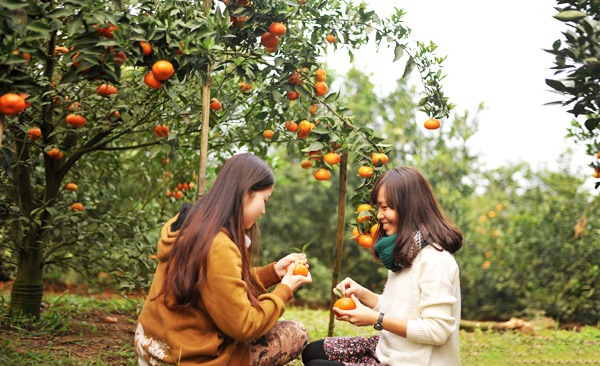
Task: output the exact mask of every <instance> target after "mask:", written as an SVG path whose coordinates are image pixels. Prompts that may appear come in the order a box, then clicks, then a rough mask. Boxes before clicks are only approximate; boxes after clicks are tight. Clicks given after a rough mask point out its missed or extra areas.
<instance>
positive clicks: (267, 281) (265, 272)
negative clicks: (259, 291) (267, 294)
mask: <svg viewBox="0 0 600 366" xmlns="http://www.w3.org/2000/svg"><path fill="white" fill-rule="evenodd" d="M256 278H257V279H258V281H259V282H260V283H261V284H262V285H263V286H264V287H265V288H266V289H268V288H269V287H271V286H273V285H274V284H276V283H279V282H281V278H279V275H278V274H277V271H275V262H273V263H270V264H267V265H266V266H264V267H262V268H259V269H257V271H256Z"/></svg>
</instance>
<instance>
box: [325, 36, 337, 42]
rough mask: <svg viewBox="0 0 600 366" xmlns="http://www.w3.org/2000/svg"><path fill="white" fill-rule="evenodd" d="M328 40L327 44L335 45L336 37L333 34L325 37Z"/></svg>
mask: <svg viewBox="0 0 600 366" xmlns="http://www.w3.org/2000/svg"><path fill="white" fill-rule="evenodd" d="M325 38H326V39H327V42H329V43H334V42H335V36H334V35H333V34H328V35H327V37H325Z"/></svg>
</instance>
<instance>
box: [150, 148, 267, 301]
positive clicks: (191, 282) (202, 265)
mask: <svg viewBox="0 0 600 366" xmlns="http://www.w3.org/2000/svg"><path fill="white" fill-rule="evenodd" d="M274 184H275V177H274V175H273V171H272V170H271V168H270V167H269V166H268V165H267V164H266V163H265V162H264V161H262V160H261V159H259V158H258V157H256V156H254V155H252V154H248V153H245V154H238V155H235V156H233V157H231V158H230V159H229V160H227V161H226V162H225V164H224V165H223V166H222V167H221V170H220V171H219V173H218V174H217V177H216V179H215V182H214V183H213V186H212V188H211V189H210V190H209V191H208V192H207V193H206V195H205V196H204V197H203V198H202V199H200V200H199V201H198V202H196V203H195V204H194V205H193V206H192V207H191V208H190V210H189V213H188V215H187V217H186V219H185V221H184V223H183V226H182V229H181V231H180V235H179V236H178V237H177V239H176V241H175V243H174V244H173V248H172V249H171V253H170V254H171V255H170V258H169V261H168V263H167V266H166V272H165V282H164V284H163V288H162V290H161V292H160V294H165V295H167V294H168V295H171V294H172V295H173V298H174V303H167V306H168V307H186V306H197V305H198V303H199V301H200V289H201V288H202V286H203V285H204V283H205V281H206V270H207V269H206V267H207V261H208V254H209V251H210V247H211V243H212V241H213V239H214V237H215V236H216V235H217V233H218V232H219V231H220V230H221V229H223V228H225V229H226V230H227V231H228V232H229V234H230V235H231V237H232V239H233V242H234V243H235V244H236V246H237V247H238V249H239V251H240V253H241V255H242V279H243V280H244V281H245V282H246V284H247V285H248V298H249V299H250V301H251V302H252V304H254V305H258V304H259V303H258V300H257V299H256V297H257V296H258V290H257V289H258V286H257V284H256V283H255V281H254V279H253V277H252V276H251V275H250V255H249V251H248V249H247V248H246V244H245V243H246V242H245V234H246V230H245V229H244V225H243V220H242V217H243V216H242V215H243V200H244V197H245V195H246V194H252V193H253V192H259V191H262V190H265V189H268V188H271V187H273V185H274ZM160 294H159V296H160ZM166 298H167V296H165V301H167V300H166Z"/></svg>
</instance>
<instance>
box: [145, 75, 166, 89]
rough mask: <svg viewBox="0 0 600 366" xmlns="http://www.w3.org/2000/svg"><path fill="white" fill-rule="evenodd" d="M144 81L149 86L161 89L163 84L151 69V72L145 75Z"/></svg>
mask: <svg viewBox="0 0 600 366" xmlns="http://www.w3.org/2000/svg"><path fill="white" fill-rule="evenodd" d="M144 83H145V84H146V85H148V86H149V87H151V88H152V89H160V88H162V86H163V84H162V83H161V82H160V80H157V79H156V77H155V76H154V73H153V72H152V71H150V72H149V73H147V74H146V75H144Z"/></svg>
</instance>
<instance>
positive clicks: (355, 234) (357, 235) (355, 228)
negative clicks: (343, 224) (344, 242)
mask: <svg viewBox="0 0 600 366" xmlns="http://www.w3.org/2000/svg"><path fill="white" fill-rule="evenodd" d="M359 236H360V232H359V231H358V227H356V226H355V227H354V229H352V238H354V240H355V241H356V242H358V237H359Z"/></svg>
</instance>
